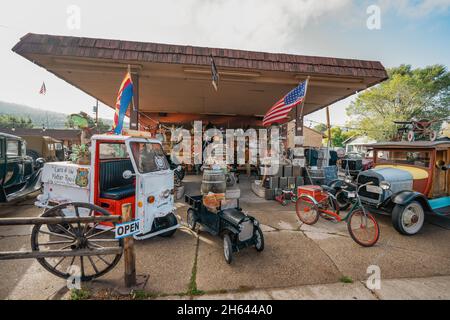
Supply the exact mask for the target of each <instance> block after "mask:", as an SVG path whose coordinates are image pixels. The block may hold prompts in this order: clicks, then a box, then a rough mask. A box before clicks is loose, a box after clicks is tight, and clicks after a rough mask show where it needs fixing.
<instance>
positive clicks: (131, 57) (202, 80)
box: [13, 34, 387, 127]
mask: <svg viewBox="0 0 450 320" xmlns="http://www.w3.org/2000/svg"><path fill="white" fill-rule="evenodd" d="M13 51H14V52H16V53H17V54H19V55H21V56H23V57H25V58H27V59H28V60H30V61H32V62H33V63H35V64H37V65H39V66H41V67H43V68H45V69H47V70H48V71H49V72H51V73H53V74H55V75H56V76H58V77H60V78H62V79H64V80H65V81H67V82H68V83H70V84H72V85H74V86H75V87H77V88H79V89H81V90H82V91H84V92H86V93H87V94H89V95H91V96H93V97H95V98H97V99H98V100H100V101H101V102H103V103H105V104H106V105H108V106H111V107H114V104H115V99H116V95H117V89H118V88H119V84H120V82H121V80H122V78H123V76H124V74H125V72H126V70H127V66H128V65H131V69H132V72H133V75H134V78H135V80H134V81H135V83H138V86H137V87H138V91H137V97H136V100H137V101H135V104H136V105H137V110H138V112H136V113H135V114H134V115H133V114H132V115H131V122H132V123H133V121H136V120H137V119H139V121H140V122H141V123H143V124H145V125H152V124H154V123H152V122H153V121H152V120H150V118H151V119H153V120H156V121H159V122H161V123H183V122H184V123H185V122H190V121H192V120H194V119H195V120H197V119H198V120H204V121H211V122H212V123H217V124H223V125H230V126H234V127H236V126H243V125H251V124H253V125H257V124H260V121H261V119H262V116H263V115H264V114H265V113H266V111H267V110H268V109H269V108H270V107H271V106H272V105H273V104H274V103H275V102H276V101H277V100H278V99H280V98H281V97H282V96H283V95H284V94H286V93H287V92H288V91H289V90H291V89H292V88H294V87H295V86H296V85H298V83H299V82H300V81H302V80H304V79H306V78H307V77H308V76H309V77H310V86H309V88H308V94H307V98H306V106H305V110H304V115H307V114H310V113H312V112H315V111H317V110H319V109H321V108H324V107H325V106H328V105H330V104H332V103H334V102H336V101H339V100H341V99H344V98H346V97H348V96H351V95H353V94H355V93H356V92H358V91H362V90H364V89H366V88H369V87H371V86H373V85H376V84H377V83H380V82H381V81H384V80H386V79H387V73H386V70H385V69H384V67H383V65H382V64H381V63H380V62H376V61H362V60H352V59H337V58H323V57H312V56H300V55H289V54H274V53H264V52H252V51H242V50H231V49H217V48H203V47H193V46H184V45H168V44H158V43H143V42H132V41H120V40H104V39H92V38H79V37H65V36H52V35H40V34H27V35H25V36H24V37H23V38H22V39H21V40H20V42H19V43H18V44H17V45H16V46H15V47H14V48H13ZM211 55H212V56H213V57H214V61H215V64H216V66H217V68H218V70H219V74H220V84H219V90H218V91H217V92H216V91H215V90H214V89H213V87H212V85H211V60H210V56H211ZM138 115H139V116H138ZM236 117H237V118H236ZM133 118H134V119H133Z"/></svg>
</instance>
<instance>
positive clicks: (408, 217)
mask: <svg viewBox="0 0 450 320" xmlns="http://www.w3.org/2000/svg"><path fill="white" fill-rule="evenodd" d="M424 222H425V210H424V209H423V207H422V205H421V204H420V203H419V202H417V201H412V202H410V203H409V204H407V205H399V204H397V205H396V206H395V207H394V210H392V225H393V226H394V229H395V230H397V231H398V232H399V233H400V234H403V235H406V236H413V235H415V234H416V233H418V232H419V231H420V230H421V229H422V227H423V224H424Z"/></svg>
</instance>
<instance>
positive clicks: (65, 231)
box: [55, 223, 77, 238]
mask: <svg viewBox="0 0 450 320" xmlns="http://www.w3.org/2000/svg"><path fill="white" fill-rule="evenodd" d="M55 226H56V228H58V229H59V230H61V231H62V232H64V233H65V234H67V235H69V236H72V237H74V238H76V237H77V236H76V234H75V233H72V232H70V231H69V230H67V229H66V228H64V227H63V226H61V225H60V224H57V225H55ZM69 226H71V225H70V223H69Z"/></svg>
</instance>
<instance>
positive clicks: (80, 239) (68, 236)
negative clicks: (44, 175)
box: [31, 203, 123, 281]
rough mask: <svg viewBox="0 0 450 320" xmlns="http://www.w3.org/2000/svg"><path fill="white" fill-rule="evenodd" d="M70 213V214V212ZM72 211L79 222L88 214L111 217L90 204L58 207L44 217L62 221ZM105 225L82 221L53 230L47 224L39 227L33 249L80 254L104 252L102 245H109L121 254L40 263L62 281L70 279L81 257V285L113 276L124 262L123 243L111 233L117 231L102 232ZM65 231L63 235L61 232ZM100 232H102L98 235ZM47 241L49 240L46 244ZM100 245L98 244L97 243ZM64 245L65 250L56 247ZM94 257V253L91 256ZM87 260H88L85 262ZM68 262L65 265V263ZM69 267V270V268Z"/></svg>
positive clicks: (33, 239) (61, 225) (62, 247)
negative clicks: (112, 273)
mask: <svg viewBox="0 0 450 320" xmlns="http://www.w3.org/2000/svg"><path fill="white" fill-rule="evenodd" d="M68 208H69V209H70V210H67V209H68ZM67 211H72V212H74V213H75V215H76V218H82V217H84V216H85V215H84V213H85V212H86V213H89V214H88V216H93V215H95V216H97V215H98V216H109V215H110V214H109V213H108V212H107V211H106V210H105V209H103V208H100V207H98V206H95V205H92V204H89V203H66V204H62V205H59V206H57V207H54V208H51V209H49V210H47V211H45V212H44V213H43V215H42V217H61V216H65V215H64V212H67ZM101 225H102V223H101V222H93V223H89V222H85V223H83V222H80V221H79V220H78V221H76V220H75V222H73V223H72V224H70V223H60V224H58V225H51V226H54V227H53V228H52V229H53V230H47V229H49V228H48V226H49V225H46V224H42V225H35V227H34V228H33V231H32V236H31V245H32V249H33V250H34V251H40V250H45V247H48V246H55V247H53V248H58V249H57V250H61V251H63V250H66V249H69V250H72V251H73V252H74V253H75V254H76V252H77V251H79V250H84V251H85V250H86V249H90V250H92V251H95V250H99V249H104V248H105V247H103V246H102V245H101V244H103V243H107V246H109V247H114V248H118V249H120V250H119V253H112V254H105V255H103V256H101V255H102V254H100V255H99V254H96V253H95V252H93V256H96V257H98V259H97V258H92V257H91V256H89V255H88V256H83V255H82V254H81V252H80V254H77V255H75V256H73V258H72V259H70V260H68V259H64V258H62V257H61V258H57V259H55V258H39V259H37V260H38V262H39V263H40V264H41V265H42V266H43V267H44V268H45V269H46V270H47V271H49V272H51V273H53V274H54V275H56V276H58V277H61V278H65V279H67V278H69V277H70V276H71V274H69V271H70V267H72V266H73V265H74V264H75V263H76V262H75V261H77V260H78V259H76V257H79V259H80V261H79V263H80V266H79V267H80V269H81V270H80V271H81V281H89V280H92V279H94V278H97V277H100V276H102V275H103V274H105V273H107V272H109V271H110V270H112V268H114V267H115V266H116V265H117V263H118V262H119V261H120V258H121V256H122V252H121V251H122V248H123V241H121V240H116V239H114V233H113V232H111V231H113V230H114V229H115V227H108V228H107V229H105V230H100V231H99V229H98V228H99V227H100V226H101ZM59 231H61V233H60V232H59ZM97 231H98V232H97ZM48 236H54V237H57V238H56V239H45V238H47V237H48ZM44 239H45V240H44ZM96 242H98V243H96ZM58 244H60V245H61V248H60V247H59V246H58V247H56V245H58ZM91 254H92V253H91ZM85 257H87V259H85ZM64 261H66V262H65V263H64V264H63V262H64ZM67 264H69V265H68V269H67V270H63V269H65V267H66V266H67ZM62 265H63V267H62Z"/></svg>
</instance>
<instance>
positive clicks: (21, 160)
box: [0, 133, 44, 203]
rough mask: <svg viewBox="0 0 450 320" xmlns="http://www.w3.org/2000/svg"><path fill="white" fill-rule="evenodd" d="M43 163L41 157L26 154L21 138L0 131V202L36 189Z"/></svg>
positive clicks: (24, 143) (17, 197)
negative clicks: (34, 157)
mask: <svg viewBox="0 0 450 320" xmlns="http://www.w3.org/2000/svg"><path fill="white" fill-rule="evenodd" d="M43 164H44V160H43V159H37V160H36V161H33V159H32V158H30V157H29V156H27V155H26V142H25V141H24V140H23V139H22V138H20V137H17V136H13V135H10V134H6V133H0V203H2V202H9V201H11V200H16V199H19V198H21V197H23V196H26V195H27V194H29V193H32V192H35V191H38V190H39V189H40V188H41V183H40V176H41V171H42V166H43Z"/></svg>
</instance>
